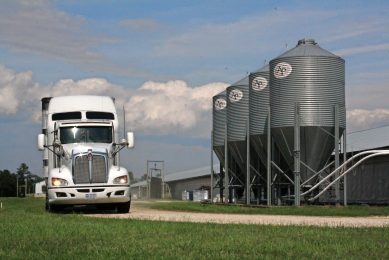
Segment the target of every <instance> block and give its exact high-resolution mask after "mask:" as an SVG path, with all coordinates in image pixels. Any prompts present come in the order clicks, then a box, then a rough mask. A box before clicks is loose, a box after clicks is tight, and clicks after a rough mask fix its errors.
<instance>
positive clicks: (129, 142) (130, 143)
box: [127, 132, 135, 148]
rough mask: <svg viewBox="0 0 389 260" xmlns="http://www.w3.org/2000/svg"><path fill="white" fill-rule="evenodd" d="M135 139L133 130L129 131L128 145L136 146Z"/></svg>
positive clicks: (130, 146) (129, 146)
mask: <svg viewBox="0 0 389 260" xmlns="http://www.w3.org/2000/svg"><path fill="white" fill-rule="evenodd" d="M134 142H135V140H134V133H133V132H128V133H127V143H128V145H127V147H128V148H134V145H135V143H134Z"/></svg>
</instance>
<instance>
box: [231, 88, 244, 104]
mask: <svg viewBox="0 0 389 260" xmlns="http://www.w3.org/2000/svg"><path fill="white" fill-rule="evenodd" d="M242 97H243V92H242V91H241V90H239V89H233V90H231V92H230V95H229V98H230V101H231V102H238V101H239V100H241V99H242Z"/></svg>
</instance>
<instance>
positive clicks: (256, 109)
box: [249, 65, 270, 171]
mask: <svg viewBox="0 0 389 260" xmlns="http://www.w3.org/2000/svg"><path fill="white" fill-rule="evenodd" d="M249 86H250V88H249V113H250V116H249V120H250V142H251V146H252V147H253V150H254V151H255V153H256V154H257V156H258V157H259V158H260V160H261V162H262V165H263V166H266V158H267V151H266V149H267V119H268V110H269V106H270V97H269V94H270V93H269V65H266V66H264V67H263V68H261V69H259V70H258V71H256V72H253V73H251V74H250V76H249ZM251 159H252V160H254V158H253V156H252V157H251ZM253 163H256V162H253ZM264 171H266V169H264Z"/></svg>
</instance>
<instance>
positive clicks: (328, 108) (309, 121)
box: [270, 39, 346, 181]
mask: <svg viewBox="0 0 389 260" xmlns="http://www.w3.org/2000/svg"><path fill="white" fill-rule="evenodd" d="M296 104H298V106H299V112H300V126H301V128H300V144H301V145H300V146H301V149H300V154H301V161H302V164H306V165H308V167H310V168H311V169H312V170H314V171H318V170H320V169H321V168H322V167H323V166H324V165H325V163H326V162H327V160H328V159H329V157H330V155H331V153H332V151H333V150H334V147H335V145H334V143H335V141H334V137H333V135H334V129H335V117H334V110H335V106H338V109H339V114H338V115H339V126H340V130H339V133H340V135H342V133H343V131H344V129H345V128H346V113H345V62H344V60H343V59H342V58H340V57H338V56H336V55H334V54H332V53H330V52H328V51H326V50H324V49H322V48H320V47H319V45H317V43H316V42H315V41H314V40H312V39H302V40H300V41H298V44H297V46H296V47H295V48H293V49H291V50H289V51H287V52H285V53H284V54H282V55H280V56H279V57H277V58H275V59H273V60H271V61H270V106H271V128H272V135H273V137H274V138H275V141H276V143H277V144H278V147H279V148H280V150H281V152H282V154H283V155H284V157H285V159H286V160H287V162H288V163H289V165H290V166H291V169H292V168H293V166H292V165H293V150H294V134H293V133H294V125H295V123H294V118H295V112H294V111H295V106H296ZM311 175H312V171H308V170H307V167H306V166H304V167H303V166H302V168H301V178H302V181H304V180H305V179H307V178H309V177H310V176H311Z"/></svg>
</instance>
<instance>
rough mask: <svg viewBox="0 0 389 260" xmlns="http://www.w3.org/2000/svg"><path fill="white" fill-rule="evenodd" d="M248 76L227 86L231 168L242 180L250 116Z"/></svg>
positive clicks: (244, 171)
mask: <svg viewBox="0 0 389 260" xmlns="http://www.w3.org/2000/svg"><path fill="white" fill-rule="evenodd" d="M248 94H249V87H248V77H246V78H245V79H243V80H241V81H239V82H238V83H235V84H233V85H231V86H230V87H228V88H227V97H228V99H227V108H228V110H227V137H228V151H229V153H230V155H231V156H232V158H233V160H230V161H229V169H230V170H231V171H233V172H234V173H235V175H236V177H238V178H239V179H240V180H245V177H244V176H246V174H245V173H246V170H245V169H246V158H247V157H246V151H247V148H246V135H247V130H246V129H247V127H246V125H247V123H248V116H249V114H248V113H249V106H248V103H249V97H248Z"/></svg>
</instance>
